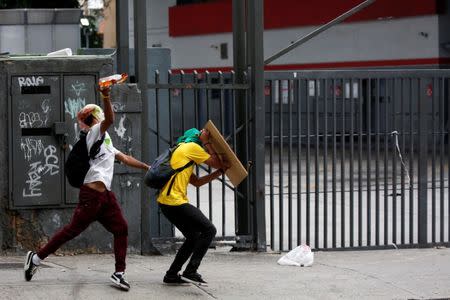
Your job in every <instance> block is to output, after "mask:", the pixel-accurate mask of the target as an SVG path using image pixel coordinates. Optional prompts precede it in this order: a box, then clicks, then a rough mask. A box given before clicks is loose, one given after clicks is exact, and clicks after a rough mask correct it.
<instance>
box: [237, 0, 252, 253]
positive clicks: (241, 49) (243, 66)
mask: <svg viewBox="0 0 450 300" xmlns="http://www.w3.org/2000/svg"><path fill="white" fill-rule="evenodd" d="M245 6H246V1H243V0H233V64H234V72H235V82H236V83H237V84H242V83H244V72H245V71H246V70H247V60H246V56H247V55H246V52H245V51H246V47H245V43H246V39H245V19H246V18H245ZM235 93H236V106H235V107H236V111H235V114H236V126H237V127H240V126H242V124H244V123H245V111H246V110H245V104H246V103H247V102H246V101H245V97H246V92H245V91H243V90H236V91H235ZM246 126H247V125H246ZM233 132H235V131H234V130H233ZM245 142H246V139H245V132H244V131H242V132H240V133H238V134H237V137H236V148H235V150H236V155H237V156H238V158H239V159H240V161H241V162H242V164H243V165H244V166H246V165H247V164H248V162H247V161H246V155H245V154H246V153H245V151H246V145H245ZM248 185H249V183H248V180H245V181H244V182H242V183H241V184H240V185H239V186H238V188H237V190H238V192H239V193H240V194H242V195H244V197H239V196H237V197H236V199H235V205H236V210H235V211H236V236H248V235H250V220H249V219H250V218H249V216H250V199H249V196H250V195H248V194H247V190H248ZM239 193H238V194H239ZM240 240H241V239H239V240H238V241H240ZM242 247H243V246H240V245H237V248H242Z"/></svg>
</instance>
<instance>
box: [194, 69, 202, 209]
mask: <svg viewBox="0 0 450 300" xmlns="http://www.w3.org/2000/svg"><path fill="white" fill-rule="evenodd" d="M193 74H194V78H193V79H194V80H193V81H194V84H198V73H197V71H194V73H193ZM193 91H194V111H195V113H194V115H195V127H196V128H200V118H199V114H198V107H199V100H198V94H199V93H200V91H199V90H196V89H194V90H193ZM195 172H196V174H197V175H200V168H199V167H198V165H197V164H196V165H195ZM195 196H196V202H197V208H198V209H200V188H199V187H196V188H195Z"/></svg>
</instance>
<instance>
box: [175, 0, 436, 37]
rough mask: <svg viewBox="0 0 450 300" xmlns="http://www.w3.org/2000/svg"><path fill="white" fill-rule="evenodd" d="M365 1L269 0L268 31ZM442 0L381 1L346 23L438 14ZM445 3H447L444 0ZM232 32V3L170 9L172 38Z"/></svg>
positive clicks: (324, 17)
mask: <svg viewBox="0 0 450 300" xmlns="http://www.w3.org/2000/svg"><path fill="white" fill-rule="evenodd" d="M361 2H363V1H362V0H340V1H336V0H302V1H300V0H265V1H264V27H265V29H275V28H289V27H302V26H313V25H319V24H324V23H326V22H328V21H331V20H332V19H334V18H336V17H337V16H339V15H341V14H342V13H344V12H346V11H347V10H349V9H351V8H352V7H354V6H356V5H358V4H359V3H361ZM439 2H440V0H377V1H376V2H375V3H374V4H372V5H371V6H369V7H368V8H366V9H364V10H363V11H361V12H359V13H357V14H356V15H354V16H352V17H350V18H349V19H347V20H346V21H345V22H356V21H371V20H377V19H380V18H404V17H412V16H422V15H434V14H438V13H439V12H440V10H441V8H440V6H439V5H438V4H439ZM441 2H443V1H441ZM224 32H232V6H231V0H217V1H216V2H209V3H201V4H190V5H180V6H173V7H170V8H169V35H170V36H173V37H176V36H188V35H201V34H213V33H224Z"/></svg>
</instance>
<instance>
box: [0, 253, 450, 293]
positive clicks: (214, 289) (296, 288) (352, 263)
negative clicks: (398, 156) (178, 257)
mask: <svg viewBox="0 0 450 300" xmlns="http://www.w3.org/2000/svg"><path fill="white" fill-rule="evenodd" d="M228 250H229V248H227V247H222V248H218V249H217V250H210V251H209V253H208V254H207V256H206V258H205V260H204V262H203V264H202V266H201V269H200V270H199V271H200V272H201V273H202V275H203V276H204V278H205V279H206V280H207V281H209V286H208V287H202V288H199V287H196V286H193V285H188V286H167V285H164V284H163V283H162V277H163V275H164V273H165V271H166V269H167V268H168V266H169V264H170V262H171V260H172V259H173V256H138V255H130V256H129V257H128V259H127V263H128V266H127V278H128V280H129V282H130V284H131V290H130V291H129V292H122V291H120V290H117V289H115V288H113V287H111V286H110V284H109V276H110V275H111V273H112V271H113V267H114V259H113V256H112V255H77V256H50V257H49V258H48V259H47V260H46V261H45V265H46V266H45V267H43V268H41V269H40V270H39V271H38V273H37V274H36V275H35V276H34V278H33V280H32V281H31V282H25V280H24V278H23V271H22V263H23V262H22V260H23V258H22V257H17V256H2V257H0V299H45V300H50V299H96V300H99V299H338V298H339V299H431V298H434V299H435V298H450V249H448V248H444V249H408V250H378V251H356V252H350V251H342V252H316V253H315V263H314V265H313V266H312V267H308V268H300V267H285V266H279V265H277V263H276V262H277V260H278V258H279V257H280V255H279V254H268V253H263V254H261V253H248V252H247V253H246V252H241V253H236V252H228Z"/></svg>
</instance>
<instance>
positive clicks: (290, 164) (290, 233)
mask: <svg viewBox="0 0 450 300" xmlns="http://www.w3.org/2000/svg"><path fill="white" fill-rule="evenodd" d="M287 88H288V93H287V96H288V100H287V101H288V105H289V106H288V114H289V115H288V122H289V124H288V139H289V148H288V247H289V250H291V249H292V102H291V97H292V92H291V88H292V84H291V80H288V82H287Z"/></svg>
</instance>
